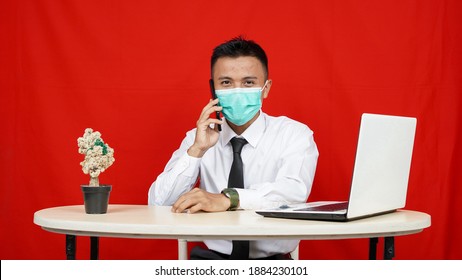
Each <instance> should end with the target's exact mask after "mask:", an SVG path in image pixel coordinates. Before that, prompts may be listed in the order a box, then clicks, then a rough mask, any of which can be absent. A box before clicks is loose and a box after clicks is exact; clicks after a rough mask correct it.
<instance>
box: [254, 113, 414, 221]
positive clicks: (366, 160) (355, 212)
mask: <svg viewBox="0 0 462 280" xmlns="http://www.w3.org/2000/svg"><path fill="white" fill-rule="evenodd" d="M416 124H417V120H416V118H411V117H402V116H389V115H378V114H368V113H364V114H363V115H362V116H361V125H360V129H359V137H358V144H357V149H356V158H355V164H354V170H353V178H352V181H351V188H350V197H349V200H348V201H317V202H310V203H301V204H294V205H282V206H281V207H279V208H273V209H263V210H257V211H256V213H258V214H260V215H263V216H265V217H275V218H293V219H305V220H325V221H350V220H355V219H360V218H365V217H370V216H374V215H379V214H384V213H389V212H393V211H395V210H397V209H400V208H403V207H404V206H405V204H406V194H407V186H408V180H409V172H410V168H411V158H412V150H413V146H414V136H415V130H416Z"/></svg>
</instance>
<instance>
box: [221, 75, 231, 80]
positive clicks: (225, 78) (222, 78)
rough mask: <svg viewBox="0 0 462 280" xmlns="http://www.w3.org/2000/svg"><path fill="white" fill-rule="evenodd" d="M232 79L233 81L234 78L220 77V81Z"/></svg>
mask: <svg viewBox="0 0 462 280" xmlns="http://www.w3.org/2000/svg"><path fill="white" fill-rule="evenodd" d="M232 79H233V78H231V77H228V76H222V77H218V80H232Z"/></svg>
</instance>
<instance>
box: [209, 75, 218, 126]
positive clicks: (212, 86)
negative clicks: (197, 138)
mask: <svg viewBox="0 0 462 280" xmlns="http://www.w3.org/2000/svg"><path fill="white" fill-rule="evenodd" d="M209 84H210V92H211V93H212V99H213V100H215V99H217V95H216V94H215V85H214V84H213V79H210V80H209ZM215 117H216V118H217V120H221V117H220V112H215ZM217 126H218V131H221V124H217Z"/></svg>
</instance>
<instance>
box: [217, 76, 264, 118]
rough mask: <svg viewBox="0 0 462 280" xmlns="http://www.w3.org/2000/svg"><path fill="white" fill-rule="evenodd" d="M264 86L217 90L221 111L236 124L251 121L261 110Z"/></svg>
mask: <svg viewBox="0 0 462 280" xmlns="http://www.w3.org/2000/svg"><path fill="white" fill-rule="evenodd" d="M265 86H266V83H265V85H264V86H263V87H262V88H231V89H221V90H216V91H215V93H216V95H217V97H218V101H219V103H220V106H221V107H223V110H222V111H221V112H222V114H223V115H224V116H225V118H226V119H227V120H228V121H230V122H232V123H233V124H235V125H239V126H240V125H243V124H245V123H247V122H248V121H250V120H251V119H252V118H253V117H254V116H255V115H256V114H257V113H258V111H259V110H260V108H261V105H262V102H261V92H262V90H263V88H265Z"/></svg>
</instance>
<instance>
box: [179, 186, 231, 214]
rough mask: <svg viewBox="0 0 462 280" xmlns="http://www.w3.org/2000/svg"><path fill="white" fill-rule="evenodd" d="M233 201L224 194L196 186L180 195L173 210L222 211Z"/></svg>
mask: <svg viewBox="0 0 462 280" xmlns="http://www.w3.org/2000/svg"><path fill="white" fill-rule="evenodd" d="M230 205H231V202H230V200H229V198H227V197H226V196H225V195H224V194H221V193H209V192H206V191H204V190H202V189H198V188H194V189H192V190H191V191H190V192H188V193H185V194H184V195H182V196H180V198H178V200H177V201H176V202H175V204H173V206H172V212H174V213H182V212H183V211H185V210H187V212H188V213H195V212H197V211H200V210H202V211H206V212H222V211H226V210H228V208H229V207H230Z"/></svg>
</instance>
